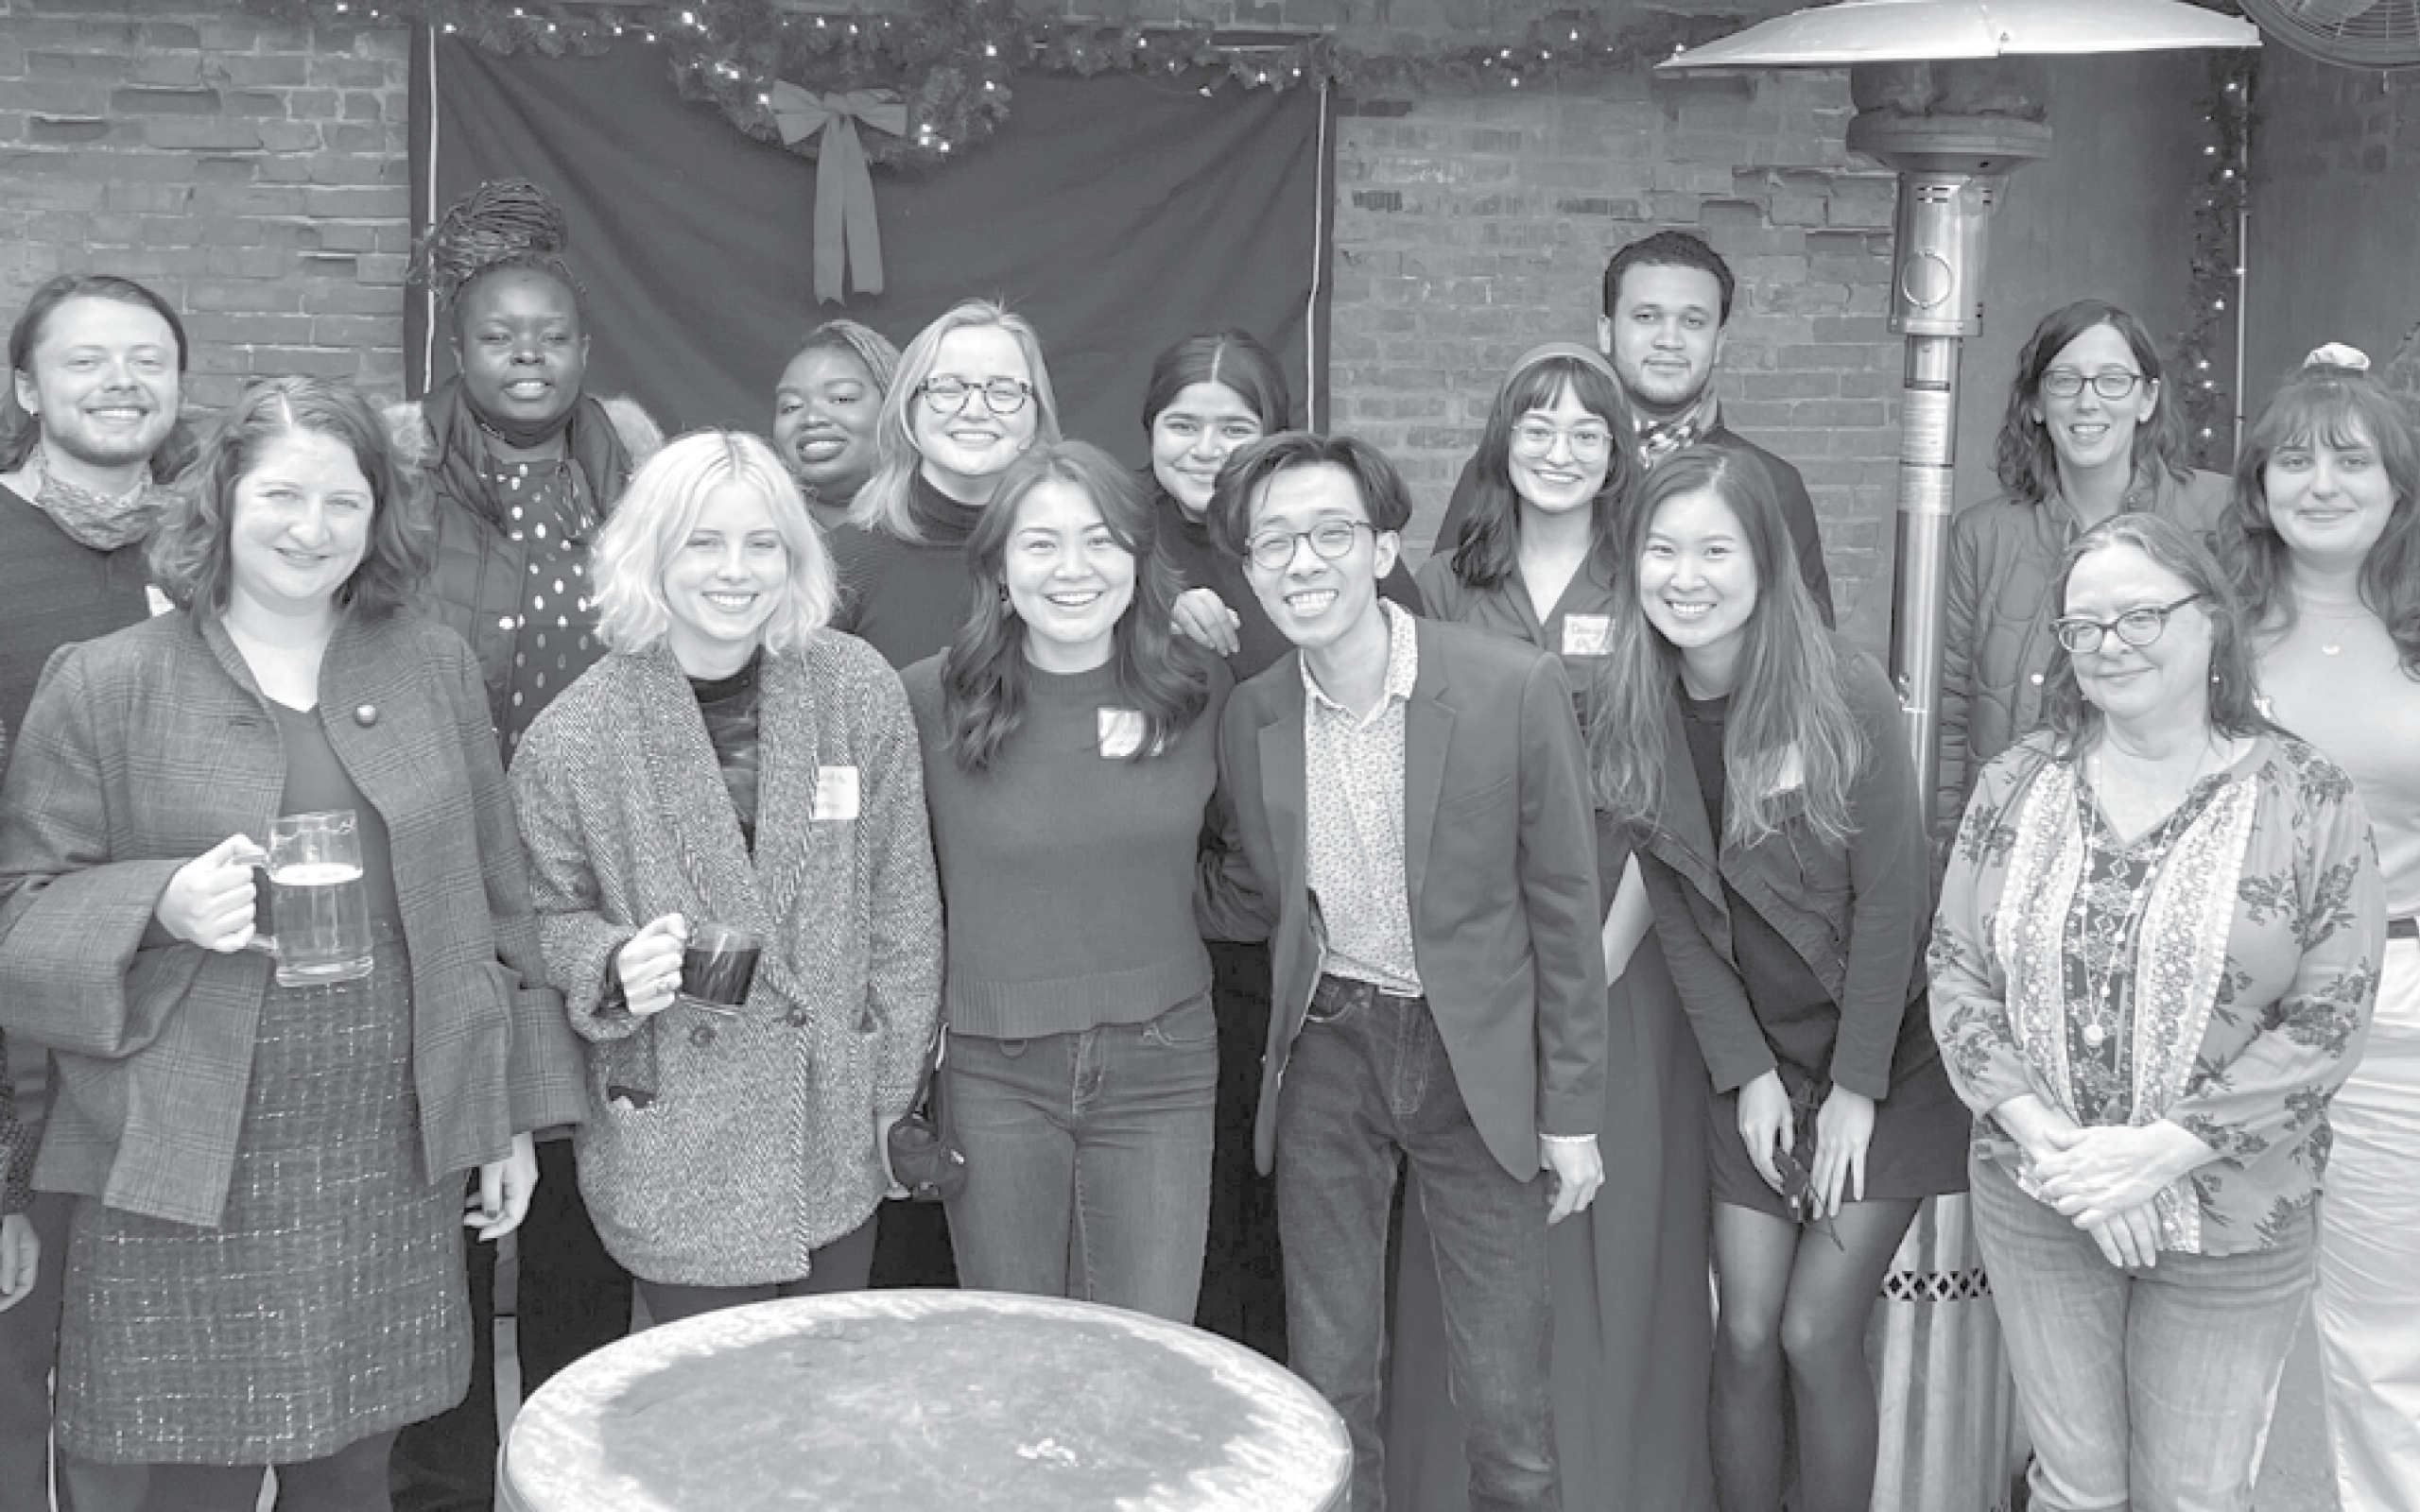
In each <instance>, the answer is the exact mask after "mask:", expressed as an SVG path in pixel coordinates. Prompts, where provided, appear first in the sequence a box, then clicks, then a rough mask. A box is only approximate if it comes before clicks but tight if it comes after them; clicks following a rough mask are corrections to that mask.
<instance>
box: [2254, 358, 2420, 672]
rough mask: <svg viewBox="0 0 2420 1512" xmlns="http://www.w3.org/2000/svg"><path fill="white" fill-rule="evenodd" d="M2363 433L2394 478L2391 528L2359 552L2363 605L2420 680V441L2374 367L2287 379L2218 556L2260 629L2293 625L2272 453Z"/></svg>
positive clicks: (2264, 423) (2347, 440)
mask: <svg viewBox="0 0 2420 1512" xmlns="http://www.w3.org/2000/svg"><path fill="white" fill-rule="evenodd" d="M2357 434H2358V435H2359V436H2363V437H2366V438H2367V439H2368V442H2369V445H2370V446H2371V447H2372V448H2373V449H2374V450H2375V451H2377V455H2378V460H2379V461H2380V462H2382V463H2384V464H2385V466H2386V475H2387V481H2388V482H2390V483H2392V484H2393V485H2394V508H2393V510H2392V512H2390V513H2389V514H2388V515H2387V518H2386V529H2385V531H2384V532H2383V533H2382V534H2380V535H2379V537H2378V539H2377V541H2375V542H2373V543H2372V544H2371V546H2370V549H2369V553H2368V555H2366V556H2364V557H2363V558H2361V576H2360V593H2361V603H2362V605H2363V606H2364V607H2366V608H2367V609H2368V610H2370V612H2371V613H2373V614H2376V615H2377V617H2378V618H2379V619H2380V620H2382V621H2384V622H2385V624H2386V631H2387V634H2388V635H2389V636H2391V637H2392V638H2393V639H2394V649H2395V655H2396V659H2397V660H2398V661H2400V662H2402V664H2403V674H2404V676H2405V677H2408V678H2414V679H2420V504H2415V503H2414V500H2415V499H2420V447H2416V446H2415V445H2414V442H2413V438H2412V434H2411V417H2410V416H2409V415H2408V414H2406V413H2405V411H2404V408H2403V405H2402V404H2400V403H2398V402H2397V401H2396V400H2395V398H2394V395H2392V394H2390V393H2388V392H2387V390H2386V387H2385V386H2384V385H2382V384H2380V383H2379V382H2378V381H2377V379H2376V378H2374V377H2372V376H2370V374H2368V373H2367V372H2364V371H2361V370H2360V369H2354V368H2340V367H2337V366H2335V365H2333V364H2330V363H2311V364H2309V365H2308V366H2306V367H2304V368H2303V369H2300V370H2299V371H2297V372H2295V373H2293V374H2292V375H2290V377H2288V378H2287V379H2286V381H2285V383H2284V384H2282V385H2281V386H2279V387H2278V389H2277V392H2276V393H2275V394H2274V395H2273V397H2272V398H2271V399H2270V401H2269V404H2268V407H2267V408H2265V409H2263V410H2262V411H2261V412H2260V418H2259V419H2258V420H2257V421H2254V422H2253V425H2252V431H2251V434H2250V435H2249V436H2247V437H2246V438H2245V439H2244V443H2243V451H2242V454H2241V455H2238V457H2237V458H2236V463H2235V492H2234V494H2233V495H2232V496H2231V497H2230V498H2229V500H2228V502H2227V513H2226V521H2225V524H2222V525H2221V527H2220V530H2219V533H2218V534H2219V540H2220V542H2221V551H2220V557H2221V561H2222V562H2223V563H2224V564H2225V565H2226V567H2227V569H2228V574H2229V576H2231V577H2233V579H2234V580H2235V586H2236V589H2237V591H2238V593H2241V594H2242V595H2243V608H2244V612H2245V613H2246V614H2247V615H2249V616H2250V619H2251V624H2252V626H2253V628H2254V631H2255V633H2256V634H2258V635H2261V636H2264V637H2268V638H2271V639H2274V638H2275V637H2278V636H2282V635H2284V634H2285V633H2286V632H2287V631H2288V630H2290V629H2292V628H2293V627H2294V621H2295V619H2296V618H2297V617H2299V614H2300V612H2301V606H2300V605H2299V604H2298V603H2297V602H2296V601H2295V596H2294V589H2293V579H2292V575H2291V573H2290V567H2291V565H2292V556H2293V553H2292V549H2291V548H2290V547H2289V546H2288V545H2287V544H2286V542H2285V539H2284V538H2283V537H2281V536H2279V535H2278V534H2277V529H2276V526H2275V525H2273V524H2271V523H2270V519H2269V495H2268V490H2267V485H2266V480H2265V474H2266V472H2267V470H2268V467H2269V460H2270V458H2272V457H2273V456H2275V455H2277V453H2278V452H2280V451H2282V450H2285V449H2286V448H2288V447H2295V446H2319V445H2325V446H2331V447H2340V448H2341V447H2344V446H2348V445H2351V444H2353V442H2354V441H2355V439H2356V436H2357Z"/></svg>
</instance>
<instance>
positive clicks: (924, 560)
mask: <svg viewBox="0 0 2420 1512" xmlns="http://www.w3.org/2000/svg"><path fill="white" fill-rule="evenodd" d="M908 514H909V515H910V516H911V517H912V518H913V519H914V520H915V522H916V528H917V532H918V533H919V534H920V535H921V536H923V538H924V539H923V540H921V541H902V540H901V539H900V538H899V537H897V536H894V535H892V534H890V532H888V531H878V530H867V529H864V528H862V527H860V526H857V525H854V524H844V525H841V526H840V527H839V528H838V529H836V530H834V531H833V532H832V533H831V535H830V536H828V537H827V538H825V543H826V544H828V545H829V546H830V547H831V548H832V565H833V567H834V569H835V570H836V571H837V572H838V575H839V578H840V604H839V608H838V610H837V611H836V612H835V613H834V614H833V616H832V627H833V628H834V629H836V630H846V631H848V632H849V633H850V634H851V635H855V636H857V637H859V638H860V639H862V640H864V641H865V642H866V644H869V645H872V646H873V648H874V649H875V650H877V651H879V652H881V653H882V656H883V660H885V661H887V662H890V664H891V665H892V666H894V667H906V666H908V665H910V664H912V663H914V662H922V661H923V660H925V658H926V657H928V656H931V655H932V654H933V653H935V652H936V651H939V650H941V649H942V647H944V646H946V645H948V644H949V643H950V641H951V639H952V638H953V637H955V636H956V635H957V634H958V628H959V626H960V625H963V624H964V623H966V614H967V610H970V609H972V608H973V607H974V601H975V600H974V582H973V579H972V578H971V577H969V576H968V575H967V571H966V538H967V537H969V536H971V535H973V534H974V533H975V526H976V524H977V522H978V521H980V520H981V519H982V518H983V508H982V506H980V505H967V504H960V503H959V502H958V501H957V500H956V499H953V498H951V497H950V496H949V495H947V494H945V493H943V492H942V490H939V489H937V488H934V487H933V486H932V484H930V483H928V482H926V481H925V476H924V474H923V473H922V472H919V473H918V474H917V475H916V477H915V479H914V481H913V482H912V483H911V484H910V486H909V490H908Z"/></svg>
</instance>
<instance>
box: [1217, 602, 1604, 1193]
mask: <svg viewBox="0 0 2420 1512" xmlns="http://www.w3.org/2000/svg"><path fill="white" fill-rule="evenodd" d="M1416 633H1417V634H1418V637H1419V643H1418V644H1419V647H1420V669H1419V676H1418V677H1417V678H1416V679H1414V680H1413V683H1412V692H1411V700H1410V703H1409V706H1408V707H1407V708H1406V710H1405V712H1404V713H1405V717H1404V869H1405V871H1406V873H1407V875H1406V877H1405V883H1404V885H1405V886H1406V888H1407V889H1408V892H1409V900H1410V904H1411V929H1412V948H1413V954H1414V956H1415V958H1416V959H1417V961H1418V964H1419V967H1420V981H1421V985H1422V987H1423V988H1425V989H1426V992H1427V996H1428V1005H1429V1011H1430V1012H1432V1013H1433V1014H1435V1015H1436V1019H1437V1027H1438V1030H1439V1032H1440V1033H1441V1034H1442V1035H1443V1037H1444V1040H1445V1053H1446V1056H1447V1057H1448V1059H1450V1060H1451V1062H1452V1064H1453V1067H1454V1080H1455V1083H1456V1084H1457V1085H1458V1086H1459V1087H1460V1088H1461V1093H1462V1100H1463V1101H1464V1102H1465V1103H1466V1104H1468V1105H1469V1107H1470V1110H1471V1118H1472V1121H1473V1122H1474V1123H1476V1124H1477V1125H1478V1132H1479V1137H1480V1138H1481V1139H1483V1140H1485V1141H1486V1142H1487V1147H1488V1150H1489V1151H1490V1152H1491V1153H1492V1154H1494V1155H1495V1159H1496V1160H1498V1161H1499V1162H1500V1163H1501V1164H1502V1165H1503V1166H1504V1168H1505V1169H1506V1170H1507V1171H1509V1172H1511V1173H1512V1174H1513V1176H1514V1177H1518V1178H1520V1179H1522V1180H1528V1179H1529V1178H1530V1177H1532V1176H1535V1175H1536V1174H1537V1173H1538V1170H1539V1160H1538V1135H1539V1134H1540V1133H1542V1132H1544V1133H1550V1134H1593V1133H1595V1132H1596V1131H1597V1125H1598V1120H1599V1116H1600V1114H1601V1112H1602V1105H1603V1101H1604V1085H1605V1056H1606V1039H1607V1035H1606V1022H1605V957H1604V949H1603V946H1602V943H1601V941H1600V932H1601V930H1602V927H1603V922H1604V910H1603V908H1602V907H1601V906H1600V905H1599V899H1598V891H1597V864H1596V828H1595V821H1594V817H1593V814H1592V810H1591V806H1590V803H1589V799H1588V780H1587V757H1586V753H1585V752H1584V750H1583V749H1582V744H1581V739H1580V728H1579V725H1578V724H1577V722H1576V721H1575V720H1574V718H1573V716H1572V712H1571V689H1570V686H1569V684H1568V683H1567V682H1566V681H1565V679H1564V674H1563V668H1562V665H1561V663H1559V662H1557V661H1556V660H1555V659H1554V658H1553V657H1550V656H1546V655H1543V654H1542V653H1540V652H1538V651H1536V650H1533V649H1532V648H1530V647H1529V646H1526V645H1521V644H1516V643H1514V642H1512V641H1508V640H1506V639H1504V638H1503V637H1501V636H1496V635H1489V634H1486V633H1484V632H1482V631H1478V630H1473V629H1468V628H1465V627H1461V626H1459V625H1442V624H1438V623H1436V622H1434V621H1430V620H1420V621H1418V622H1416ZM1304 696H1305V695H1304V691H1303V674H1302V654H1301V653H1300V652H1289V653H1288V654H1287V655H1286V656H1284V657H1281V658H1279V659H1278V661H1277V662H1276V664H1275V665H1273V666H1271V668H1270V669H1269V670H1268V671H1266V672H1264V673H1262V674H1261V675H1260V676H1259V677H1256V678H1254V679H1252V680H1251V681H1249V682H1247V683H1245V684H1244V685H1243V686H1242V687H1240V688H1237V689H1236V692H1235V695H1234V696H1233V697H1231V698H1230V699H1229V700H1228V703H1227V711H1226V714H1225V716H1224V718H1223V719H1222V720H1221V721H1220V724H1219V775H1220V781H1221V783H1222V785H1223V787H1224V789H1225V794H1226V801H1227V804H1228V806H1229V807H1230V808H1231V809H1232V811H1233V827H1234V835H1233V838H1234V841H1235V844H1236V847H1237V849H1238V852H1239V853H1238V854H1236V855H1233V856H1231V857H1230V858H1229V859H1228V862H1227V864H1226V865H1225V866H1223V867H1220V868H1214V871H1213V876H1212V886H1211V888H1210V898H1209V908H1208V911H1207V921H1208V923H1209V925H1210V928H1211V932H1212V933H1213V934H1215V935H1221V936H1232V937H1236V938H1257V937H1258V936H1260V935H1262V934H1264V933H1265V934H1267V935H1268V936H1269V939H1270V946H1271V954H1272V956H1273V957H1274V968H1275V970H1274V981H1273V984H1272V985H1273V996H1272V1005H1271V1012H1270V1020H1269V1050H1268V1055H1267V1056H1266V1057H1265V1058H1264V1059H1263V1061H1262V1066H1261V1097H1260V1120H1259V1125H1258V1127H1257V1128H1256V1129H1255V1131H1254V1141H1253V1144H1254V1151H1253V1153H1254V1156H1255V1158H1256V1159H1257V1160H1258V1162H1259V1165H1260V1169H1261V1170H1263V1171H1267V1170H1269V1169H1270V1167H1271V1163H1272V1161H1273V1159H1274V1154H1275V1149H1276V1138H1277V1133H1276V1121H1277V1089H1278V1087H1279V1084H1281V1083H1282V1082H1283V1081H1284V1080H1285V1079H1286V1065H1287V1061H1288V1058H1289V1057H1290V1056H1291V1055H1292V1052H1293V1045H1294V1037H1295V1036H1296V1035H1297V1034H1300V1033H1301V1032H1302V1028H1303V1016H1304V1014H1305V1011H1306V1010H1307V1009H1308V1008H1309V1006H1310V1001H1311V990H1312V988H1314V987H1315V986H1317V985H1318V982H1319V975H1320V966H1321V960H1320V947H1319V944H1318V941H1317V940H1316V938H1315V937H1314V936H1313V932H1312V927H1311V896H1310V886H1309V883H1308V880H1307V869H1308V865H1309V860H1308V854H1307V851H1306V850H1305V845H1306V821H1305V816H1304V779H1303V763H1304V756H1303V750H1304V737H1303V727H1304V704H1303V700H1304Z"/></svg>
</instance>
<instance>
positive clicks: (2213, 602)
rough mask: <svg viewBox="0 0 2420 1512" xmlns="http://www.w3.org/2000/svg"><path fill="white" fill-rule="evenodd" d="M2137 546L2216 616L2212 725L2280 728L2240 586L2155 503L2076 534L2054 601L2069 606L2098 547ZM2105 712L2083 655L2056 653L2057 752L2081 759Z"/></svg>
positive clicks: (2052, 677)
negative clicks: (2263, 709) (2089, 684)
mask: <svg viewBox="0 0 2420 1512" xmlns="http://www.w3.org/2000/svg"><path fill="white" fill-rule="evenodd" d="M2111 546H2132V547H2134V548H2135V550H2136V551H2139V552H2141V553H2142V554H2143V555H2144V556H2146V557H2149V558H2151V559H2152V561H2153V562H2155V563H2156V564H2158V565H2159V566H2161V567H2164V568H2166V569H2167V570H2168V571H2169V572H2171V573H2173V574H2175V575H2176V576H2177V577H2178V579H2179V580H2181V581H2182V582H2183V583H2184V584H2185V586H2186V587H2187V588H2189V589H2191V590H2192V591H2193V592H2194V593H2197V594H2199V595H2201V603H2202V610H2203V612H2204V613H2205V614H2207V615H2209V616H2210V627H2211V637H2210V728H2211V729H2212V730H2217V731H2218V732H2219V733H2220V734H2222V735H2231V736H2238V735H2256V734H2258V733H2260V732H2261V731H2263V730H2271V729H2273V728H2275V727H2273V725H2271V724H2270V722H2269V721H2268V720H2267V719H2265V718H2263V717H2262V716H2261V713H2260V705H2259V679H2258V676H2257V674H2256V672H2255V671H2254V668H2253V661H2252V636H2251V633H2250V622H2249V621H2248V620H2247V619H2246V617H2245V615H2244V612H2243V601H2242V600H2241V599H2240V598H2238V597H2237V596H2236V592H2235V585H2234V584H2233V583H2231V582H2229V581H2228V580H2227V575H2226V572H2225V570H2224V569H2223V568H2221V566H2220V565H2219V558H2217V557H2216V556H2214V555H2212V554H2211V551H2210V548H2209V547H2208V546H2205V545H2204V544H2203V543H2202V539H2201V537H2200V536H2198V535H2197V534H2195V533H2194V532H2193V531H2191V530H2188V529H2187V528H2186V527H2185V526H2183V525H2180V524H2177V523H2176V522H2174V521H2172V520H2169V519H2166V518H2163V517H2162V516H2159V515H2156V514H2153V513H2152V512H2151V511H2150V510H2148V509H2130V510H2127V511H2125V512H2124V513H2121V514H2114V515H2111V516H2110V517H2109V518H2108V519H2106V520H2103V521H2102V522H2100V524H2097V525H2095V526H2093V527H2092V528H2091V529H2089V530H2087V531H2085V532H2084V533H2083V535H2080V536H2078V537H2076V539H2075V540H2074V541H2070V542H2069V543H2068V545H2067V554H2066V558H2065V559H2064V560H2062V561H2061V562H2060V563H2059V576H2058V580H2057V581H2055V582H2053V583H2052V584H2051V585H2050V602H2051V604H2052V605H2054V606H2056V607H2057V609H2058V612H2060V613H2062V614H2064V613H2066V602H2067V584H2068V582H2069V581H2070V580H2071V579H2072V578H2073V577H2074V576H2075V575H2076V564H2077V563H2078V562H2081V561H2083V559H2084V558H2086V557H2089V556H2091V555H2092V554H2093V553H2094V552H2096V551H2100V550H2103V549H2105V548H2107V547H2111ZM2100 720H2101V713H2100V709H2099V708H2097V707H2096V706H2095V705H2094V704H2093V703H2092V701H2091V700H2090V699H2087V698H2086V697H2085V696H2083V684H2082V683H2080V682H2078V681H2077V680H2076V659H2075V657H2074V655H2073V654H2072V653H2069V652H2066V651H2064V650H2063V651H2061V652H2060V653H2059V654H2058V655H2056V656H2053V657H2052V658H2051V659H2050V670H2049V673H2048V676H2046V677H2045V678H2044V679H2042V723H2043V724H2044V726H2045V727H2047V728H2048V730H2049V731H2050V734H2051V737H2052V741H2053V746H2052V748H2053V750H2054V751H2055V752H2056V753H2057V754H2058V756H2059V758H2060V759H2061V760H2062V761H2065V760H2067V759H2070V758H2072V757H2074V756H2075V755H2076V754H2077V753H2078V752H2080V751H2082V750H2083V744H2084V742H2085V741H2086V740H2088V739H2090V738H2091V737H2092V735H2093V734H2094V733H2095V732H2097V731H2098V730H2100Z"/></svg>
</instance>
